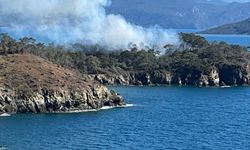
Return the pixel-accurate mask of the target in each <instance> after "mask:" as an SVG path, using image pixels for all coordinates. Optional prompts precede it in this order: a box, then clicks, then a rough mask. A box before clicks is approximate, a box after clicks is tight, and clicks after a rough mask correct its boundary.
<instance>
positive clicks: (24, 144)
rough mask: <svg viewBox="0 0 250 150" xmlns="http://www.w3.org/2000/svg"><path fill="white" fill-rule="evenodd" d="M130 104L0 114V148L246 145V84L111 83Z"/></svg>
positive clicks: (249, 97)
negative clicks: (88, 109)
mask: <svg viewBox="0 0 250 150" xmlns="http://www.w3.org/2000/svg"><path fill="white" fill-rule="evenodd" d="M111 88H112V89H115V90H116V91H117V92H119V93H120V94H121V95H123V96H124V98H125V99H126V101H127V102H128V103H129V104H134V105H130V106H133V107H127V108H116V109H108V110H101V111H98V112H84V113H69V114H40V115H35V114H33V115H32V114H31V115H12V116H10V117H0V149H1V148H2V149H14V150H15V149H18V150H22V149H32V150H33V149H34V150H35V149H73V150H74V149H121V150H123V149H124V150H130V149H177V150H178V149H190V150H193V149H218V150H228V149H241V150H244V149H246V150H247V149H249V147H250V141H249V139H250V87H230V88H197V87H178V86H161V87H111Z"/></svg>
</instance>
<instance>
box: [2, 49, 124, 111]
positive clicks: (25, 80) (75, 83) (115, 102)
mask: <svg viewBox="0 0 250 150" xmlns="http://www.w3.org/2000/svg"><path fill="white" fill-rule="evenodd" d="M0 69H1V71H0V114H2V113H53V112H68V111H85V110H90V109H100V108H102V107H103V106H123V105H125V102H124V100H123V98H122V97H121V96H120V95H118V94H117V93H116V92H114V91H110V90H109V89H108V88H107V87H105V86H104V85H101V84H100V83H98V82H96V81H95V80H94V79H93V78H90V77H88V76H85V75H81V74H80V73H78V72H76V71H72V70H69V69H65V68H63V67H60V66H57V65H55V64H53V63H51V62H48V61H46V60H44V59H42V58H40V57H36V56H33V55H29V54H23V55H20V54H18V55H8V56H0Z"/></svg>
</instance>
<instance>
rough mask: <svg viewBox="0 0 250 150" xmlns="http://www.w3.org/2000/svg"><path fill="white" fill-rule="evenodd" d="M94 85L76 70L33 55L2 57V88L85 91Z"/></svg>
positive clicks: (0, 59)
mask: <svg viewBox="0 0 250 150" xmlns="http://www.w3.org/2000/svg"><path fill="white" fill-rule="evenodd" d="M93 84H94V81H93V80H89V79H87V77H83V76H82V75H81V74H80V73H78V72H77V71H75V70H70V69H65V68H63V67H61V66H58V65H56V64H53V63H51V62H49V61H47V60H45V59H42V58H40V57H37V56H34V55H31V54H13V55H7V56H0V86H1V87H6V88H10V89H15V90H24V89H25V90H28V92H29V90H31V91H36V90H41V89H43V88H46V89H48V90H56V89H58V88H59V87H67V88H70V89H74V90H77V89H83V88H87V87H90V86H92V85H93Z"/></svg>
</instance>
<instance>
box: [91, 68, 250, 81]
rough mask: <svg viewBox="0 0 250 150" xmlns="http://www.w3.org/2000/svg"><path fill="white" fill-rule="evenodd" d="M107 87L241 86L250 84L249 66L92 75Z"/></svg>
mask: <svg viewBox="0 0 250 150" xmlns="http://www.w3.org/2000/svg"><path fill="white" fill-rule="evenodd" d="M90 77H91V78H94V79H95V80H97V81H98V82H100V83H102V84H106V85H159V84H170V85H171V84H173V85H192V86H225V85H229V86H237V85H239V86H241V85H249V84H250V67H249V65H245V66H237V65H223V66H222V67H220V68H217V67H212V69H210V70H209V71H207V72H205V73H204V72H199V71H196V70H186V71H182V72H181V73H172V72H164V71H153V72H129V73H125V74H120V75H104V74H102V75H91V76H90Z"/></svg>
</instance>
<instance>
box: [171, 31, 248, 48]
mask: <svg viewBox="0 0 250 150" xmlns="http://www.w3.org/2000/svg"><path fill="white" fill-rule="evenodd" d="M172 30H173V31H176V32H178V33H180V32H183V33H196V32H199V31H200V30H197V29H172ZM199 35H200V36H203V37H205V38H206V39H207V40H208V41H209V42H222V41H223V42H227V43H229V44H236V45H241V46H245V47H249V46H250V35H239V34H238V35H237V34H199Z"/></svg>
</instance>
